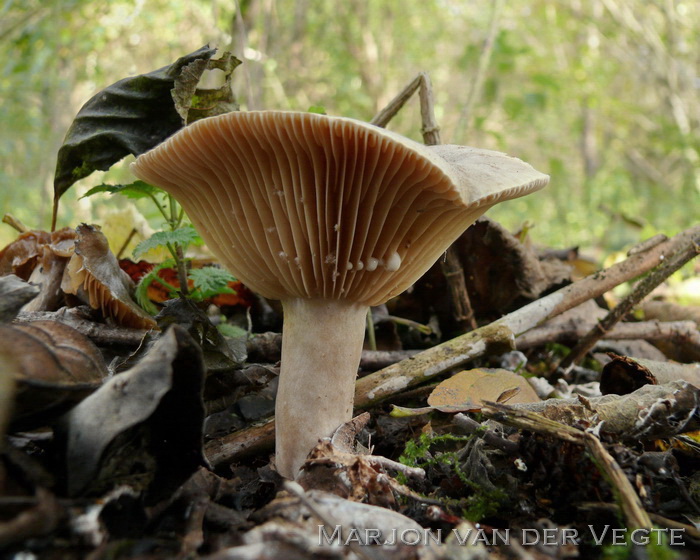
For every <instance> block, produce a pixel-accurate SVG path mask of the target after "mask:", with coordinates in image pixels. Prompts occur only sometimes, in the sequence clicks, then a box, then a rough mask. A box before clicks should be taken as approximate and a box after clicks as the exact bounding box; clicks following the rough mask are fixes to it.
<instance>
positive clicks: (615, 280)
mask: <svg viewBox="0 0 700 560" xmlns="http://www.w3.org/2000/svg"><path fill="white" fill-rule="evenodd" d="M698 235H700V226H695V227H692V228H690V229H688V230H685V231H684V232H681V233H679V234H678V235H676V236H675V237H673V238H671V239H669V240H668V241H666V242H664V243H660V244H659V245H656V246H654V247H652V248H650V249H649V250H648V251H645V252H643V253H639V254H636V255H633V256H631V257H629V258H627V259H626V260H624V261H622V262H620V263H617V264H615V265H613V266H611V267H610V268H607V269H605V270H603V271H600V272H596V273H595V274H592V275H590V276H587V277H586V278H583V279H582V280H579V281H578V282H575V283H574V284H571V285H569V286H566V287H564V288H561V289H560V290H557V291H556V292H553V293H551V294H549V295H547V296H545V297H543V298H540V299H538V300H537V301H534V302H532V303H530V304H528V305H526V306H524V307H521V308H520V309H518V310H517V311H514V312H513V313H510V314H509V315H506V316H505V317H502V318H501V319H499V320H497V321H495V322H493V323H491V324H490V325H487V326H485V327H481V328H479V329H477V330H474V331H472V332H469V333H467V334H463V335H461V336H458V337H457V338H454V339H452V340H448V341H447V342H443V343H442V344H438V345H437V346H433V347H432V348H429V349H428V350H425V351H423V352H421V353H420V354H417V355H416V356H414V357H413V358H411V359H410V360H404V361H402V362H399V363H397V364H394V365H391V366H389V367H387V368H384V369H382V370H380V371H377V372H375V373H372V374H370V375H368V376H366V377H363V378H362V379H360V380H359V381H358V382H357V385H356V388H355V405H356V406H359V407H362V406H367V405H370V404H374V403H377V402H379V401H381V400H383V399H385V398H387V397H389V396H391V395H393V394H395V393H396V392H398V391H402V390H404V389H406V388H408V387H412V386H413V385H416V384H418V383H423V382H425V381H426V380H428V379H430V378H431V377H434V376H436V375H440V374H444V373H446V372H447V371H449V370H450V369H451V368H454V367H457V366H461V365H463V364H464V363H466V362H467V361H469V360H472V359H474V358H477V357H480V356H482V355H484V354H485V353H486V351H487V342H488V341H500V342H503V341H505V340H507V339H508V336H512V335H516V336H517V335H520V334H522V333H524V332H525V331H528V330H530V329H531V328H533V327H535V326H537V325H539V324H541V323H543V322H544V321H546V320H547V319H549V318H551V317H554V316H556V315H559V314H560V313H563V312H564V311H566V310H567V309H571V308H572V307H576V306H577V305H579V304H581V303H583V302H584V301H587V300H589V299H591V298H595V297H598V296H599V295H602V294H604V293H605V292H607V291H608V290H610V289H612V288H614V287H615V286H617V285H619V284H621V283H623V282H626V281H627V280H631V279H633V278H636V277H637V276H640V275H641V274H644V273H645V272H647V271H648V270H650V269H652V268H654V267H655V266H656V265H658V264H659V262H660V261H662V260H663V259H664V256H665V255H668V254H672V253H674V252H675V251H676V250H678V248H679V247H682V246H684V245H685V244H686V243H687V242H688V240H689V239H694V238H695V237H696V236H698Z"/></svg>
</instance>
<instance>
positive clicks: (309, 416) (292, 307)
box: [275, 299, 367, 479]
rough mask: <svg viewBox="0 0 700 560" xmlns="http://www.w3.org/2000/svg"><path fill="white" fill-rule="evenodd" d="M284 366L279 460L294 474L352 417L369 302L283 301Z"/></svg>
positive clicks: (278, 418)
mask: <svg viewBox="0 0 700 560" xmlns="http://www.w3.org/2000/svg"><path fill="white" fill-rule="evenodd" d="M282 306H283V308H284V327H283V331H282V366H281V371H280V380H279V388H278V390H277V402H276V405H275V426H276V427H275V437H276V442H275V447H276V450H275V464H276V467H277V471H278V472H279V473H280V474H281V475H282V476H284V477H286V478H290V479H294V478H295V477H296V476H297V474H298V472H299V469H300V467H301V465H302V464H303V463H304V460H305V459H306V456H307V455H308V453H309V451H311V449H312V448H313V447H314V446H315V445H316V444H317V443H318V440H319V439H321V438H324V437H328V436H330V435H331V434H332V433H333V431H334V430H335V429H336V428H337V427H338V426H340V425H341V424H343V423H345V422H347V421H348V420H350V419H351V418H352V409H353V398H354V394H355V378H356V376H357V368H358V366H359V363H360V357H361V356H362V344H363V341H364V336H365V320H366V315H367V306H364V305H358V304H356V303H349V302H345V301H340V300H314V299H292V300H286V301H283V302H282Z"/></svg>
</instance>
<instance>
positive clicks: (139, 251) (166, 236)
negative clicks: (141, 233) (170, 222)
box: [134, 226, 202, 261]
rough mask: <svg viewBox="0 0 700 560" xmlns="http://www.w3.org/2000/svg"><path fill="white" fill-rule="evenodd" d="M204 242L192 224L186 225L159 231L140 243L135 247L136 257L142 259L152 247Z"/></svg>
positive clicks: (184, 245)
mask: <svg viewBox="0 0 700 560" xmlns="http://www.w3.org/2000/svg"><path fill="white" fill-rule="evenodd" d="M201 243H202V239H201V237H199V234H198V233H197V232H196V231H195V229H194V228H193V227H192V226H184V227H181V228H178V229H175V230H173V231H157V232H155V233H154V234H153V235H151V237H149V238H148V239H146V240H144V241H142V242H141V243H139V244H138V245H137V246H136V248H135V249H134V259H135V260H137V261H138V260H140V259H141V257H143V255H144V254H145V253H147V252H148V251H150V250H151V249H156V248H158V247H167V246H168V245H175V244H177V245H181V246H183V247H186V246H187V245H190V244H194V245H198V244H201Z"/></svg>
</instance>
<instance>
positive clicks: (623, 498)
mask: <svg viewBox="0 0 700 560" xmlns="http://www.w3.org/2000/svg"><path fill="white" fill-rule="evenodd" d="M585 436H586V448H587V449H588V452H589V453H590V454H591V455H593V457H594V458H595V459H596V463H597V465H598V468H599V469H600V470H601V471H603V473H604V474H605V475H607V477H608V482H609V483H610V484H611V485H612V487H613V489H615V490H616V493H617V495H618V499H619V500H620V506H621V507H622V513H623V514H624V516H625V519H626V520H627V524H628V525H629V526H631V527H632V528H633V529H651V528H652V527H653V526H652V524H651V519H649V514H648V513H647V512H646V511H644V507H643V506H642V501H641V500H640V499H639V495H638V494H637V492H635V490H634V487H633V486H632V484H631V483H630V481H629V479H628V478H627V476H626V475H625V473H624V472H623V470H622V469H621V468H620V465H618V464H617V461H615V459H614V458H613V456H612V455H610V453H608V451H607V449H605V447H603V444H602V443H601V442H600V440H599V439H598V438H597V437H595V436H594V435H593V434H591V433H589V432H586V434H585Z"/></svg>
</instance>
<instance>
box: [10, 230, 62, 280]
mask: <svg viewBox="0 0 700 560" xmlns="http://www.w3.org/2000/svg"><path fill="white" fill-rule="evenodd" d="M75 238H76V234H75V231H74V230H73V229H72V228H63V229H60V230H58V231H54V232H52V233H49V232H46V231H38V230H31V231H25V232H24V233H21V234H20V235H19V236H18V237H17V239H15V240H14V241H13V242H12V243H10V244H9V245H7V246H6V247H5V248H4V249H2V251H0V276H5V275H7V274H15V275H17V276H19V277H20V278H22V279H23V280H28V279H29V277H30V276H31V274H32V272H33V271H34V270H35V268H36V265H37V262H38V261H39V259H40V258H41V257H42V255H43V254H44V249H46V250H48V251H49V252H51V253H55V254H56V255H58V256H61V257H70V255H71V254H72V251H73V244H74V243H75Z"/></svg>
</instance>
